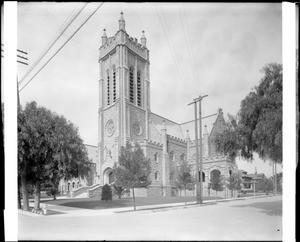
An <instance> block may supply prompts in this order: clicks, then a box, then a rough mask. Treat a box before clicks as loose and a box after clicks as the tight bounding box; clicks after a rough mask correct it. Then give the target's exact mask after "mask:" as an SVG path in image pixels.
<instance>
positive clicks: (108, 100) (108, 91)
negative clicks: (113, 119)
mask: <svg viewBox="0 0 300 242" xmlns="http://www.w3.org/2000/svg"><path fill="white" fill-rule="evenodd" d="M106 75H107V77H106V79H107V105H110V80H109V70H107V71H106Z"/></svg>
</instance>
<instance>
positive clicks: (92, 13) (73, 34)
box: [20, 2, 104, 92]
mask: <svg viewBox="0 0 300 242" xmlns="http://www.w3.org/2000/svg"><path fill="white" fill-rule="evenodd" d="M103 4H104V2H103V3H101V4H100V5H99V6H98V7H97V8H96V9H95V10H94V12H93V13H92V14H91V15H90V16H89V17H88V18H87V19H86V20H85V21H84V22H83V23H82V24H81V25H80V26H79V28H77V30H76V31H75V32H74V33H73V34H72V35H71V36H70V37H69V38H68V39H67V41H66V42H65V43H64V44H63V45H62V46H61V47H60V48H59V49H58V50H57V51H56V52H55V53H54V55H52V57H51V58H50V59H49V60H48V61H47V62H46V63H45V64H44V65H43V66H42V67H41V68H40V69H39V70H38V72H36V74H35V75H34V76H33V77H32V78H31V79H30V80H29V81H28V82H27V83H26V84H25V86H23V87H22V88H21V90H20V92H21V91H22V90H23V89H24V88H25V87H26V86H27V85H28V84H29V83H30V82H31V81H32V79H33V78H34V77H36V75H37V74H38V73H40V71H41V70H42V69H43V68H44V67H45V66H46V65H47V64H48V63H49V62H50V61H51V60H52V59H53V58H54V56H56V55H57V53H58V52H59V51H60V50H61V49H62V48H63V47H64V46H65V45H66V44H67V43H68V42H69V41H70V40H71V39H72V38H73V37H74V35H75V34H76V33H77V32H78V31H79V30H80V29H81V28H82V26H83V25H85V24H86V22H87V21H88V20H89V19H90V18H91V17H92V16H93V15H94V14H95V13H96V12H97V10H98V9H99V8H100V7H101V6H102V5H103Z"/></svg>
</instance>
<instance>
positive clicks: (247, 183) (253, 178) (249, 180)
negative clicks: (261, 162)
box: [238, 168, 266, 191]
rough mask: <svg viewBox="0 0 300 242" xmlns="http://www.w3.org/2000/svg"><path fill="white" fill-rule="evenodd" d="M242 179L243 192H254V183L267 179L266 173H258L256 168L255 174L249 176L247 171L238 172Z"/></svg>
mask: <svg viewBox="0 0 300 242" xmlns="http://www.w3.org/2000/svg"><path fill="white" fill-rule="evenodd" d="M238 171H239V174H240V175H241V178H242V190H243V191H251V190H253V183H257V182H259V180H262V179H266V176H265V174H264V173H257V172H256V168H255V173H253V174H248V172H247V171H244V170H238Z"/></svg>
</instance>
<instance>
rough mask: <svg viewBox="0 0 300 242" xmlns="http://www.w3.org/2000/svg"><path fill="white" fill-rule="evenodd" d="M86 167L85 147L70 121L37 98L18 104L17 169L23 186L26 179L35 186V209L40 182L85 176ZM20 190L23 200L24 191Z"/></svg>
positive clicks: (87, 166) (38, 197)
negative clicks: (36, 100) (40, 103)
mask: <svg viewBox="0 0 300 242" xmlns="http://www.w3.org/2000/svg"><path fill="white" fill-rule="evenodd" d="M89 170H90V162H89V161H88V157H87V151H86V148H85V146H84V145H83V142H82V140H81V138H80V137H79V135H78V129H77V128H75V127H74V125H73V124H72V123H71V122H69V121H67V120H66V119H65V118H64V117H63V116H59V115H58V114H56V113H53V112H51V111H50V110H48V109H46V108H44V107H38V106H37V104H36V102H31V103H27V104H26V106H25V109H24V110H22V108H21V107H20V108H19V117H18V171H19V176H20V177H21V183H22V190H24V189H23V187H24V186H25V187H26V184H27V183H30V184H32V185H34V187H35V191H34V197H35V205H34V208H35V209H39V204H40V190H41V186H42V185H43V184H46V183H47V182H50V181H51V182H52V183H53V184H58V182H59V180H60V179H70V178H72V177H79V176H80V177H84V176H85V175H86V174H87V173H88V172H89ZM23 183H24V184H23ZM22 194H23V202H24V201H25V202H26V198H25V199H24V195H26V193H24V192H23V193H22ZM25 209H26V208H25Z"/></svg>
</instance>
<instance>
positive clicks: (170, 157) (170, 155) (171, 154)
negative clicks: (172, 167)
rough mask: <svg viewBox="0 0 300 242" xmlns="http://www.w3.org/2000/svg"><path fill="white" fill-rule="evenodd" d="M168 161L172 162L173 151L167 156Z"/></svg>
mask: <svg viewBox="0 0 300 242" xmlns="http://www.w3.org/2000/svg"><path fill="white" fill-rule="evenodd" d="M169 160H170V162H173V161H174V151H171V152H170V154H169Z"/></svg>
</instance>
